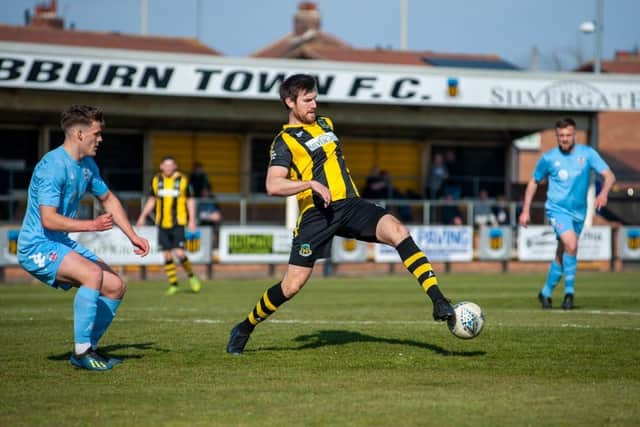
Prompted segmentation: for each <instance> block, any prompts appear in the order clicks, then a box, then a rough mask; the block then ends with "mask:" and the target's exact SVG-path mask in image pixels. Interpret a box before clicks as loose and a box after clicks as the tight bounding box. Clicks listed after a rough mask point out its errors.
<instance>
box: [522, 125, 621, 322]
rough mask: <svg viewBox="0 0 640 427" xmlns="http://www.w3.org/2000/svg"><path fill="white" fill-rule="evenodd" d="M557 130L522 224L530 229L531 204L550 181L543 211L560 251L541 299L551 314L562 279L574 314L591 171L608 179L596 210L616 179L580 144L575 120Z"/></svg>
mask: <svg viewBox="0 0 640 427" xmlns="http://www.w3.org/2000/svg"><path fill="white" fill-rule="evenodd" d="M555 128H556V139H557V141H558V146H557V147H556V148H554V149H552V150H549V151H547V152H546V153H544V154H543V155H542V157H541V158H540V160H538V164H537V165H536V169H535V171H534V172H533V178H532V179H531V180H530V181H529V183H528V184H527V189H526V191H525V195H524V205H523V207H522V213H521V214H520V218H519V222H520V225H522V226H523V227H526V226H527V224H528V223H529V221H530V219H531V218H530V208H531V201H532V200H533V196H534V195H535V193H536V189H537V188H538V185H539V184H540V183H541V182H542V181H544V180H545V179H546V180H547V181H548V184H549V186H548V189H547V201H546V203H545V211H546V215H547V217H548V218H549V222H550V223H551V225H552V226H553V229H554V230H555V233H556V238H557V239H558V246H557V248H556V255H555V258H554V260H553V261H551V266H550V267H549V272H548V274H547V280H546V282H545V285H544V287H543V288H542V290H541V291H540V293H539V294H538V299H539V300H540V303H541V304H542V308H544V309H549V308H551V294H552V293H553V289H554V288H555V287H556V285H557V284H558V282H559V281H560V279H561V278H562V276H563V275H564V300H563V301H562V308H563V309H565V310H571V309H573V306H574V294H575V289H574V283H575V279H576V264H577V261H576V253H577V252H578V237H579V236H580V232H581V231H582V227H583V225H584V219H585V214H586V212H587V191H588V189H589V181H590V175H591V170H594V171H596V172H597V173H598V174H600V175H601V176H602V178H603V179H604V182H603V184H602V189H601V190H600V193H599V194H598V196H597V197H596V199H595V208H596V210H598V209H600V208H602V207H604V206H606V205H607V201H608V197H609V190H611V187H612V186H613V183H614V182H615V176H614V175H613V172H611V169H610V168H609V166H608V165H607V164H606V163H605V162H604V160H602V157H600V155H599V154H598V152H597V151H596V150H594V149H593V148H591V147H589V146H587V145H581V144H576V123H575V121H573V119H571V118H566V119H563V120H559V121H558V122H557V123H556V126H555Z"/></svg>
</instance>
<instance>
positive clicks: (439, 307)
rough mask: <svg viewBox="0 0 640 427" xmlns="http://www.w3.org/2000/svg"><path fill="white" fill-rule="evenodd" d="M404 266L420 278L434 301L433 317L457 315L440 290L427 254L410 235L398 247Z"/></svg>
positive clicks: (446, 317) (419, 280)
mask: <svg viewBox="0 0 640 427" xmlns="http://www.w3.org/2000/svg"><path fill="white" fill-rule="evenodd" d="M396 250H397V251H398V254H399V255H400V258H401V259H402V262H403V264H404V266H405V267H406V268H407V270H409V272H410V273H411V274H413V276H414V277H415V278H416V279H417V280H418V283H419V284H420V286H422V289H423V290H424V291H425V292H426V293H427V295H429V298H431V301H432V302H433V319H434V320H449V319H453V318H454V317H455V315H456V314H455V311H454V310H453V307H452V306H451V304H450V300H448V299H447V298H445V296H444V295H443V294H442V292H441V291H440V288H439V287H438V278H437V277H436V273H435V272H434V271H433V268H432V267H431V263H429V260H428V259H427V256H426V255H425V254H424V252H422V251H421V250H420V248H418V245H416V243H415V242H414V241H413V238H412V237H411V236H408V237H407V238H406V239H404V240H403V241H402V242H400V244H399V245H398V246H397V247H396Z"/></svg>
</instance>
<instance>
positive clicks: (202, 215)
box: [197, 189, 222, 248]
mask: <svg viewBox="0 0 640 427" xmlns="http://www.w3.org/2000/svg"><path fill="white" fill-rule="evenodd" d="M197 216H198V222H199V223H200V225H202V226H207V227H211V231H212V233H211V239H212V246H213V247H214V248H215V247H217V246H218V227H219V226H220V223H221V222H222V212H220V208H219V207H218V203H217V201H216V197H215V195H213V194H212V193H211V192H209V190H206V189H205V191H204V194H203V195H202V197H201V198H200V199H198V207H197Z"/></svg>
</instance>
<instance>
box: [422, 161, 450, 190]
mask: <svg viewBox="0 0 640 427" xmlns="http://www.w3.org/2000/svg"><path fill="white" fill-rule="evenodd" d="M447 178H449V170H448V169H447V166H446V165H445V164H444V158H443V157H442V154H440V153H436V154H434V155H433V164H432V165H431V169H430V170H429V179H428V182H427V189H428V194H427V197H428V198H430V199H439V198H440V197H441V196H442V190H443V188H444V183H445V181H446V180H447Z"/></svg>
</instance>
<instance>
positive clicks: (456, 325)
mask: <svg viewBox="0 0 640 427" xmlns="http://www.w3.org/2000/svg"><path fill="white" fill-rule="evenodd" d="M453 309H454V310H455V312H456V317H455V319H452V320H449V321H448V322H447V325H448V326H449V330H450V331H451V333H452V334H453V335H455V336H456V337H458V338H462V339H465V340H468V339H471V338H475V337H477V336H478V335H479V334H480V332H482V328H483V327H484V314H483V313H482V309H481V308H480V306H479V305H478V304H476V303H473V302H469V301H463V302H459V303H457V304H456V305H454V306H453Z"/></svg>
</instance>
